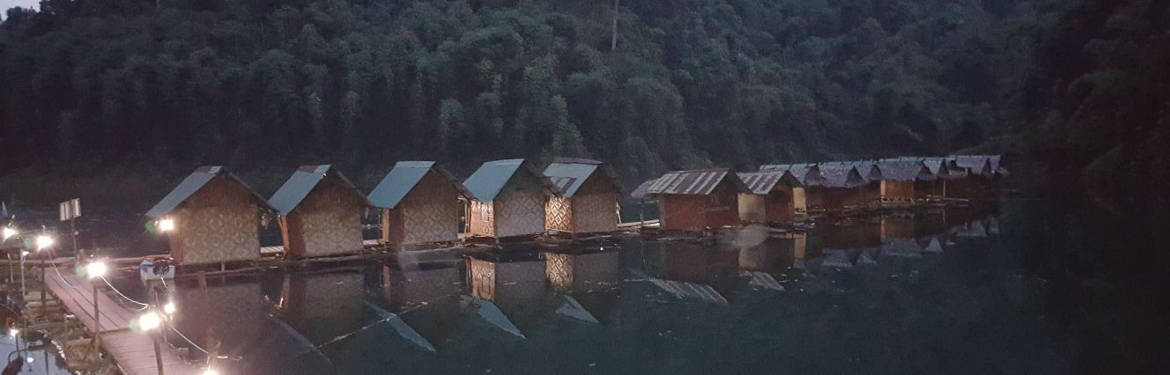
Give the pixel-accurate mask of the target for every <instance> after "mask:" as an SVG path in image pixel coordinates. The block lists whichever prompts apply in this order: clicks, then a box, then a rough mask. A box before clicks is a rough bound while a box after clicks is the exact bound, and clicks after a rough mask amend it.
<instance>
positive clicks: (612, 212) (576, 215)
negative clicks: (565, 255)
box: [572, 172, 620, 233]
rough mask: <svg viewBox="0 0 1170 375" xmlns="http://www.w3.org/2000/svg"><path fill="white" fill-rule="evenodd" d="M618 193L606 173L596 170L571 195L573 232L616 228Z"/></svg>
mask: <svg viewBox="0 0 1170 375" xmlns="http://www.w3.org/2000/svg"><path fill="white" fill-rule="evenodd" d="M619 194H620V193H619V192H618V191H617V189H616V188H615V187H614V181H613V180H611V179H610V178H609V176H608V175H606V174H604V173H601V172H597V173H594V174H593V175H592V176H590V177H589V179H588V180H585V183H584V184H582V185H581V188H579V189H577V194H575V195H573V202H572V209H573V215H572V220H573V232H576V233H603V232H613V231H616V230H617V223H618V213H617V199H618V195H619Z"/></svg>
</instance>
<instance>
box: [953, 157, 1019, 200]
mask: <svg viewBox="0 0 1170 375" xmlns="http://www.w3.org/2000/svg"><path fill="white" fill-rule="evenodd" d="M946 160H948V161H949V163H950V164H951V165H952V166H953V167H954V168H955V169H956V171H955V172H954V173H952V174H953V175H955V178H954V179H953V181H951V186H950V190H951V192H952V195H953V196H955V197H959V198H982V197H987V196H990V195H992V194H993V193H994V190H995V189H994V188H995V180H996V179H997V178H999V177H1001V176H1003V175H1005V174H1007V170H1005V169H1004V168H1003V167H1002V166H1000V158H999V156H998V155H951V156H948V157H947V158H946Z"/></svg>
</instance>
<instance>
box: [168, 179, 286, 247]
mask: <svg viewBox="0 0 1170 375" xmlns="http://www.w3.org/2000/svg"><path fill="white" fill-rule="evenodd" d="M269 209H270V207H269V206H268V202H267V201H265V200H264V198H262V197H260V195H258V194H256V192H254V191H252V189H251V188H250V187H248V185H247V184H245V183H244V182H243V181H240V179H239V178H237V177H236V176H235V175H233V174H231V173H229V172H228V171H227V170H226V169H224V168H223V167H220V166H208V167H199V168H198V169H196V170H195V172H194V173H191V175H189V176H187V178H185V179H183V181H182V182H180V183H179V185H178V186H176V187H175V189H174V190H171V192H170V193H168V194H167V195H166V197H163V199H162V200H161V201H159V202H158V204H156V205H155V206H154V207H153V208H151V209H150V211H148V212H147V213H146V216H149V217H151V218H154V219H156V220H159V222H160V223H161V222H164V221H166V222H168V223H171V224H172V225H173V230H171V232H170V233H169V234H168V235H169V237H170V247H171V258H173V259H174V260H175V262H177V263H178V264H180V265H192V264H215V263H220V264H222V263H226V262H237V261H251V260H257V259H259V258H260V215H261V213H262V212H264V211H266V210H269ZM168 220H169V221H168Z"/></svg>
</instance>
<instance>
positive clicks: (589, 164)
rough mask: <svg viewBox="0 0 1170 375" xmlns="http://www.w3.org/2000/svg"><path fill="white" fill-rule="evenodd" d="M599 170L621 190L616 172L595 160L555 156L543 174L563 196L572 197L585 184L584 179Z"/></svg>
mask: <svg viewBox="0 0 1170 375" xmlns="http://www.w3.org/2000/svg"><path fill="white" fill-rule="evenodd" d="M599 170H600V171H601V172H602V173H604V174H605V175H606V177H609V180H610V181H611V182H612V183H613V186H614V189H615V190H617V191H619V192H620V191H622V188H621V186H620V185H618V180H617V174H616V173H614V172H613V169H612V168H610V167H609V166H607V165H605V163H602V162H600V161H597V160H591V159H581V158H557V159H555V160H554V161H553V163H552V164H549V165H548V167H545V168H544V176H545V177H548V179H549V181H551V182H552V184H553V185H556V187H557V188H558V189H560V192H561V194H563V195H564V196H565V197H570V198H571V197H573V194H576V193H577V189H580V188H581V185H584V184H585V181H586V180H588V179H589V176H592V175H593V173H594V172H597V171H599Z"/></svg>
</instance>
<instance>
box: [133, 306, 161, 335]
mask: <svg viewBox="0 0 1170 375" xmlns="http://www.w3.org/2000/svg"><path fill="white" fill-rule="evenodd" d="M161 325H162V317H160V316H158V313H156V312H154V311H151V312H148V313H145V314H142V316H140V317H138V327H139V328H142V330H143V331H149V330H152V329H155V328H158V327H159V326H161Z"/></svg>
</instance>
